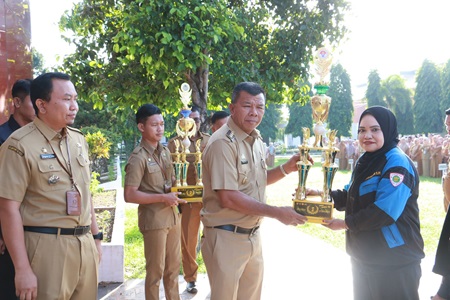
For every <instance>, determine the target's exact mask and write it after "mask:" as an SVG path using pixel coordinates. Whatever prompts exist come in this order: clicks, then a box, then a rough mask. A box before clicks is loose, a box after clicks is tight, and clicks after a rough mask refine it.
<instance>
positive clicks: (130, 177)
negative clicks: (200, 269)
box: [124, 104, 186, 300]
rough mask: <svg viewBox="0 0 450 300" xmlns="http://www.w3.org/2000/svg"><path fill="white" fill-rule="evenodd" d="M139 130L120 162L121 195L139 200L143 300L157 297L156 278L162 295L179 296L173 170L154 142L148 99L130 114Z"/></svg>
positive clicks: (158, 133) (156, 117) (154, 112)
mask: <svg viewBox="0 0 450 300" xmlns="http://www.w3.org/2000/svg"><path fill="white" fill-rule="evenodd" d="M136 123H137V126H138V129H139V131H140V132H141V134H142V140H141V143H140V145H139V146H138V147H136V149H134V151H133V153H132V154H131V156H130V158H129V159H128V163H127V165H126V167H125V172H126V175H125V187H124V198H125V201H126V202H131V203H137V204H139V208H138V222H139V230H140V231H141V233H142V235H143V236H144V252H145V260H146V276H145V299H147V300H159V285H160V282H161V278H162V279H163V283H164V290H165V293H166V299H168V300H175V299H180V296H179V291H178V273H179V270H180V214H179V210H178V204H179V203H185V202H186V201H184V200H182V199H179V198H178V193H176V192H170V188H171V186H172V184H173V182H174V179H175V178H174V171H173V167H172V159H171V157H170V151H169V150H168V149H167V148H166V147H164V146H163V145H162V144H161V143H160V141H161V139H162V138H163V136H164V119H163V117H162V115H161V111H160V109H159V108H158V107H156V106H155V105H153V104H144V105H143V106H141V107H140V108H139V109H138V111H137V113H136Z"/></svg>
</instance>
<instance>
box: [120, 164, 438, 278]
mask: <svg viewBox="0 0 450 300" xmlns="http://www.w3.org/2000/svg"><path fill="white" fill-rule="evenodd" d="M314 159H315V161H316V163H315V165H314V166H313V167H312V168H311V170H310V172H309V175H308V178H307V181H306V185H307V187H312V188H319V189H321V188H322V184H323V175H322V170H321V168H320V159H319V158H317V157H315V158H314ZM286 160H287V158H276V160H275V167H277V166H278V165H279V164H281V163H284V162H286ZM350 175H351V174H350V171H342V170H339V171H338V172H337V173H336V175H335V178H334V181H333V189H340V188H343V187H344V185H345V184H347V183H348V182H349V180H350ZM297 185H298V176H297V174H295V173H292V174H289V176H287V177H286V178H283V179H282V180H280V181H278V182H277V183H275V184H272V185H270V186H268V187H267V193H266V195H267V201H268V203H269V204H271V205H276V206H292V198H293V196H292V195H293V194H294V191H295V188H296V186H297ZM442 199H443V193H442V188H441V179H440V178H429V177H421V178H420V194H419V208H420V222H421V233H422V236H423V239H424V241H425V253H426V255H434V254H435V252H436V247H437V243H438V240H439V235H440V231H441V227H442V224H443V222H444V218H445V213H444V209H443V204H442ZM333 214H334V215H333V216H334V217H335V218H343V217H344V213H342V212H337V211H334V212H333ZM125 216H126V218H125V277H126V278H127V279H130V278H144V277H145V258H144V243H143V239H142V235H141V233H140V232H139V229H138V227H137V223H138V222H137V208H136V206H133V207H127V209H126V211H125ZM297 229H298V230H301V231H302V232H304V233H306V234H309V235H312V236H314V237H317V238H320V239H322V240H324V241H326V242H327V243H330V244H331V245H333V246H334V247H337V248H339V249H342V250H344V249H345V237H344V231H332V230H330V229H328V228H326V227H323V226H321V225H319V224H314V223H307V224H305V225H301V226H298V227H297ZM197 262H198V263H199V266H200V267H199V272H201V273H204V272H206V269H205V266H204V264H203V259H202V257H201V253H200V255H199V257H198V259H197Z"/></svg>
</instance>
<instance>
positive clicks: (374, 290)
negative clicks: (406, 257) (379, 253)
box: [352, 259, 422, 300]
mask: <svg viewBox="0 0 450 300" xmlns="http://www.w3.org/2000/svg"><path fill="white" fill-rule="evenodd" d="M352 272H353V293H354V300H380V299H383V300H419V291H418V290H419V283H420V277H421V276H422V270H421V268H420V261H418V262H417V263H413V264H409V265H406V266H400V267H398V266H396V267H392V266H389V267H385V268H383V267H380V266H374V267H373V268H372V267H370V266H367V265H363V264H360V263H358V262H356V261H355V260H354V259H352Z"/></svg>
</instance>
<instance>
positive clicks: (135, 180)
mask: <svg viewBox="0 0 450 300" xmlns="http://www.w3.org/2000/svg"><path fill="white" fill-rule="evenodd" d="M144 172H145V161H144V160H143V159H142V158H140V157H139V156H137V155H135V154H134V153H133V154H132V155H131V156H130V158H129V159H128V163H127V165H126V166H125V183H124V185H128V186H137V187H139V186H140V185H141V182H142V178H143V177H144Z"/></svg>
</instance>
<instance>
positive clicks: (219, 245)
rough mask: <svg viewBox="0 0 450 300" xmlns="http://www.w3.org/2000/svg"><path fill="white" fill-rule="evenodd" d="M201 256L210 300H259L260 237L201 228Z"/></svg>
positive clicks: (261, 275) (260, 279) (261, 265)
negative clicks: (209, 289) (205, 270)
mask: <svg viewBox="0 0 450 300" xmlns="http://www.w3.org/2000/svg"><path fill="white" fill-rule="evenodd" d="M203 234H204V236H203V238H202V254H203V260H204V261H205V265H206V269H207V272H208V278H209V283H210V285H211V300H259V299H261V288H262V280H263V273H264V262H263V257H262V248H261V238H260V234H259V232H258V231H257V232H256V233H255V234H254V235H251V236H249V235H247V234H240V233H234V232H230V231H226V230H222V229H214V228H206V227H205V228H204V229H203Z"/></svg>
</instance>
